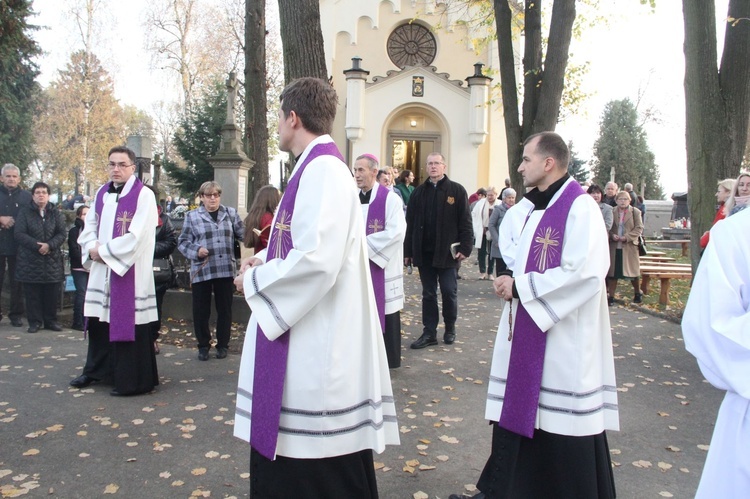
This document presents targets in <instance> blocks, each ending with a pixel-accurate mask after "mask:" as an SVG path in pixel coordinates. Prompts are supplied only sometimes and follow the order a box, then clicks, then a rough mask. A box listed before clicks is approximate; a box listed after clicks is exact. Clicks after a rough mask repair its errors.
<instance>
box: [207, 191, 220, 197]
mask: <svg viewBox="0 0 750 499" xmlns="http://www.w3.org/2000/svg"><path fill="white" fill-rule="evenodd" d="M203 197H204V198H220V197H221V193H220V192H212V193H211V194H203Z"/></svg>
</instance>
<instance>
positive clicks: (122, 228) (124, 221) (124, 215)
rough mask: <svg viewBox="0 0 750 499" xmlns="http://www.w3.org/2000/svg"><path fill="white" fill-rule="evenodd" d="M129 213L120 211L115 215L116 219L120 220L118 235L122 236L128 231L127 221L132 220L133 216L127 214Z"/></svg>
mask: <svg viewBox="0 0 750 499" xmlns="http://www.w3.org/2000/svg"><path fill="white" fill-rule="evenodd" d="M129 215H130V213H128V212H127V211H124V212H122V215H121V216H119V217H117V218H116V220H117V221H118V222H120V235H121V236H124V235H125V233H126V232H127V231H128V225H127V224H128V223H130V221H132V220H133V217H131V216H129Z"/></svg>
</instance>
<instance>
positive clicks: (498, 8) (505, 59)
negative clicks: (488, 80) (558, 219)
mask: <svg viewBox="0 0 750 499" xmlns="http://www.w3.org/2000/svg"><path fill="white" fill-rule="evenodd" d="M524 3H525V10H524V12H525V13H524V35H525V45H524V56H523V74H524V93H523V109H522V110H521V112H522V115H523V121H522V122H519V109H518V90H517V81H516V64H515V56H514V54H513V31H512V30H513V9H514V8H517V5H516V3H515V2H514V1H513V0H494V9H495V23H496V28H497V43H498V51H499V57H500V82H501V84H502V96H503V114H504V119H505V136H506V142H507V148H508V166H509V168H510V178H511V183H512V185H513V188H514V189H515V190H516V191H517V192H518V193H519V195H523V193H524V188H523V179H522V178H521V175H520V174H519V173H518V171H517V166H518V165H519V164H520V163H521V155H522V154H523V141H524V140H526V138H527V137H528V136H529V135H532V134H534V133H538V132H542V131H552V130H554V129H555V127H556V126H557V118H558V115H559V109H560V100H561V98H562V92H563V87H564V83H565V68H566V67H567V65H568V49H569V48H570V41H571V39H572V33H573V22H574V21H575V17H576V10H575V0H555V1H554V4H553V7H552V18H551V21H550V32H549V42H548V44H547V54H546V56H544V54H543V52H542V21H541V9H542V2H541V0H525V2H524Z"/></svg>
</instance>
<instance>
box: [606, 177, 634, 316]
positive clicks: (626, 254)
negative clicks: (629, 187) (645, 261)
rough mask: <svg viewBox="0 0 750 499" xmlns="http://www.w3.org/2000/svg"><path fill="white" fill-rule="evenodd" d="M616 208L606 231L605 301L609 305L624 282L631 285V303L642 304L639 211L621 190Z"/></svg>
mask: <svg viewBox="0 0 750 499" xmlns="http://www.w3.org/2000/svg"><path fill="white" fill-rule="evenodd" d="M615 201H616V203H617V208H615V209H614V211H613V218H614V221H613V223H612V228H611V229H609V257H610V259H609V261H610V265H609V273H608V274H607V298H608V301H609V304H610V305H612V304H613V303H614V299H615V290H616V289H617V280H618V279H627V280H629V281H631V282H632V284H633V293H634V296H633V303H641V302H642V301H643V297H642V295H641V289H640V277H641V261H640V257H639V255H638V240H639V238H640V236H641V235H642V234H643V220H642V218H641V211H640V210H639V209H638V208H634V207H632V206H630V194H628V193H627V192H626V191H620V192H618V193H617V196H615Z"/></svg>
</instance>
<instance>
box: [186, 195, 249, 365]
mask: <svg viewBox="0 0 750 499" xmlns="http://www.w3.org/2000/svg"><path fill="white" fill-rule="evenodd" d="M198 196H200V200H201V206H200V207H199V208H198V209H197V210H193V211H190V212H188V214H187V215H186V216H185V223H184V224H183V225H182V233H181V234H180V238H179V241H178V246H177V247H178V249H179V250H180V253H182V254H183V255H185V258H187V259H188V260H190V282H191V283H192V290H193V328H194V330H195V339H196V340H197V341H198V360H201V361H206V360H208V352H209V350H210V349H211V329H210V328H209V319H210V318H211V294H213V295H214V303H215V304H216V358H217V359H225V358H226V356H227V352H228V351H229V335H230V328H231V327H232V296H233V295H234V285H233V283H232V281H233V280H234V276H235V271H236V268H235V263H236V262H235V258H234V241H235V240H238V241H242V239H243V238H244V237H245V226H244V224H243V223H242V220H241V219H240V216H239V215H238V214H237V210H236V209H234V208H232V207H231V206H224V205H223V204H221V186H220V185H219V183H218V182H214V181H213V180H211V181H208V182H204V183H203V185H201V187H200V189H199V190H198Z"/></svg>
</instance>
